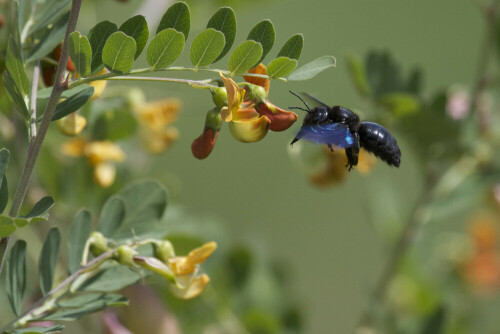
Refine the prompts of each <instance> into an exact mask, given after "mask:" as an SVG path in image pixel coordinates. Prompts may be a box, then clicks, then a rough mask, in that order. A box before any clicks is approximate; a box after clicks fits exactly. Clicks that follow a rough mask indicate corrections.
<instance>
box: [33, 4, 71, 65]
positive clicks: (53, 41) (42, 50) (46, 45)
mask: <svg viewBox="0 0 500 334" xmlns="http://www.w3.org/2000/svg"><path fill="white" fill-rule="evenodd" d="M68 19H69V12H68V13H66V14H65V15H63V16H61V18H60V19H59V20H57V22H56V23H54V25H52V26H49V27H47V28H45V29H44V30H42V31H41V32H40V36H36V37H35V39H34V45H33V48H32V49H31V50H30V52H29V55H28V57H27V59H26V62H27V63H29V62H32V61H35V60H38V59H40V58H42V57H44V56H46V55H48V54H49V53H50V52H51V51H52V50H54V48H55V47H56V46H58V45H59V44H61V41H62V40H63V38H64V34H65V32H66V26H67V25H68Z"/></svg>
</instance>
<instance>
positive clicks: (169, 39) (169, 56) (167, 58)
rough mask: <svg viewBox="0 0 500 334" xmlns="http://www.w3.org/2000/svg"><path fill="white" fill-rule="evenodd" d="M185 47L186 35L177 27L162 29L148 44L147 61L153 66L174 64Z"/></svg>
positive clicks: (159, 66) (160, 66)
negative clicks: (177, 29) (176, 28)
mask: <svg viewBox="0 0 500 334" xmlns="http://www.w3.org/2000/svg"><path fill="white" fill-rule="evenodd" d="M183 49H184V35H183V34H182V33H180V32H178V31H176V30H175V29H172V28H168V29H165V30H162V31H160V32H159V33H158V34H157V35H156V36H155V38H153V40H152V41H151V43H150V44H149V46H148V52H147V61H148V64H149V65H150V66H151V68H153V69H155V68H162V67H167V66H170V65H172V64H173V63H174V62H175V61H176V60H177V58H179V56H180V55H181V53H182V50H183Z"/></svg>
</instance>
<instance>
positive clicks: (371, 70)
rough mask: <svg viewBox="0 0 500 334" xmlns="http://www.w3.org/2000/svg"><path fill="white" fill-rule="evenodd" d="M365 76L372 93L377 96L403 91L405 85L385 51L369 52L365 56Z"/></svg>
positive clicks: (397, 67)
mask: <svg viewBox="0 0 500 334" xmlns="http://www.w3.org/2000/svg"><path fill="white" fill-rule="evenodd" d="M365 69H366V77H367V78H368V82H369V83H370V87H371V91H372V92H373V95H374V96H375V97H376V98H378V97H380V96H382V95H384V94H387V93H394V92H403V91H405V89H406V85H405V83H404V82H403V79H402V78H401V71H400V69H399V66H398V65H397V64H396V62H395V61H394V59H393V58H392V56H391V55H390V54H389V53H387V52H371V53H370V54H368V57H367V58H366V64H365Z"/></svg>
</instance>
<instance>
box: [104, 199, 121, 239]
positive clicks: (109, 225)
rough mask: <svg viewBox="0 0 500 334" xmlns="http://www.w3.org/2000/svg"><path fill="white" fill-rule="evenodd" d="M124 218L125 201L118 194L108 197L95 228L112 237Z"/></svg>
mask: <svg viewBox="0 0 500 334" xmlns="http://www.w3.org/2000/svg"><path fill="white" fill-rule="evenodd" d="M124 218H125V202H124V201H123V199H122V198H121V197H120V196H112V197H110V198H109V199H108V200H107V201H106V203H105V204H104V207H103V209H102V213H101V218H100V219H99V224H98V225H97V230H98V231H99V232H101V233H102V234H103V235H104V236H106V237H112V236H113V234H114V233H115V232H116V231H117V230H118V229H119V228H120V226H121V224H122V223H123V219H124Z"/></svg>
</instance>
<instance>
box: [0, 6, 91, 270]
mask: <svg viewBox="0 0 500 334" xmlns="http://www.w3.org/2000/svg"><path fill="white" fill-rule="evenodd" d="M81 4H82V0H73V3H72V6H71V12H70V15H69V20H68V26H67V28H66V35H65V36H64V42H63V47H62V51H61V58H60V59H59V65H58V68H57V72H56V76H55V78H56V81H55V83H54V87H53V88H52V93H51V94H50V97H49V101H48V103H47V106H46V108H45V112H44V115H43V119H42V122H41V123H40V128H39V129H38V134H37V135H36V137H35V138H34V140H31V141H30V144H29V146H28V156H27V159H26V163H25V165H24V169H23V172H22V174H21V178H20V180H19V183H18V185H17V188H16V192H15V194H14V198H13V200H12V204H11V207H10V211H9V215H10V216H11V217H16V216H17V215H18V214H19V210H20V209H21V205H22V204H23V201H24V197H25V196H26V192H27V191H28V186H29V183H30V179H31V174H32V173H33V169H34V167H35V163H36V160H37V158H38V154H39V153H40V150H41V148H42V144H43V141H44V139H45V135H46V134H47V130H48V129H49V125H50V122H51V120H52V116H53V114H54V111H55V109H56V105H57V102H58V101H59V97H60V96H61V94H62V92H63V91H64V90H65V89H66V87H65V83H64V82H63V76H64V72H65V70H66V64H67V62H68V57H69V54H68V47H67V45H68V43H67V41H68V37H69V34H71V33H72V32H73V31H74V30H75V27H76V22H77V21H78V15H79V13H80V6H81ZM9 239H10V238H9V237H6V238H2V239H0V257H1V260H0V273H1V270H2V269H3V263H4V261H5V255H6V253H7V248H8V244H9Z"/></svg>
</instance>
